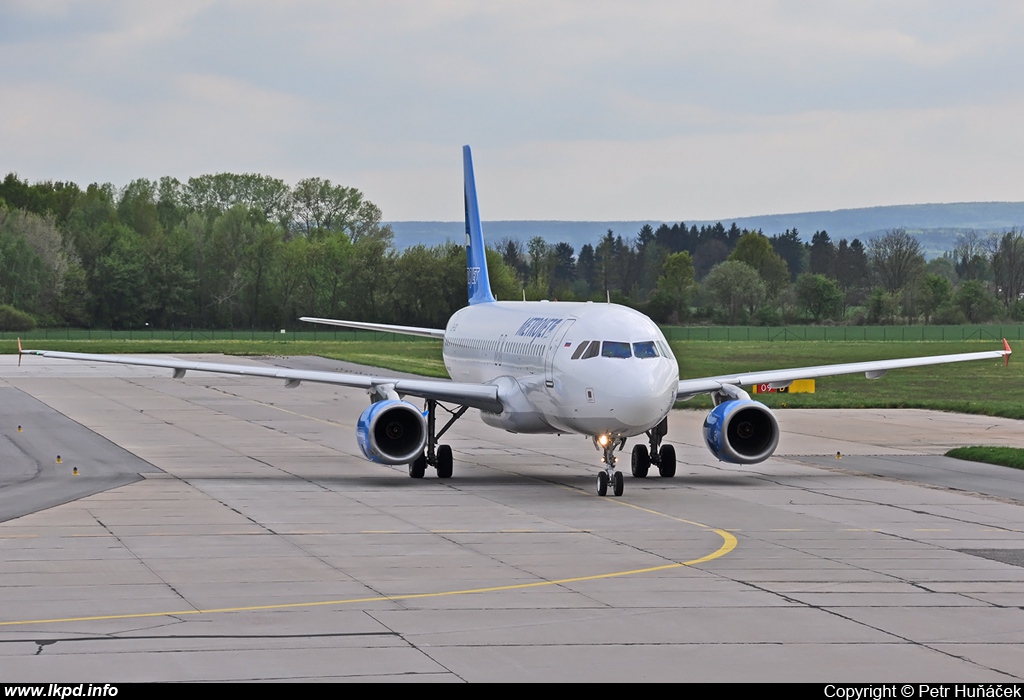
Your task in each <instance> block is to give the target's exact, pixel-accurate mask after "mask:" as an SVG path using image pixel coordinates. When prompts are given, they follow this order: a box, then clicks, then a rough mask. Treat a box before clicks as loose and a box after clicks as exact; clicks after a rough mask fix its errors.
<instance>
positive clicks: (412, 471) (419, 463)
mask: <svg viewBox="0 0 1024 700" xmlns="http://www.w3.org/2000/svg"><path fill="white" fill-rule="evenodd" d="M426 473H427V456H426V455H424V454H421V455H420V456H419V457H417V458H416V459H415V460H414V461H412V462H409V476H411V477H412V478H413V479H422V478H423V475H424V474H426Z"/></svg>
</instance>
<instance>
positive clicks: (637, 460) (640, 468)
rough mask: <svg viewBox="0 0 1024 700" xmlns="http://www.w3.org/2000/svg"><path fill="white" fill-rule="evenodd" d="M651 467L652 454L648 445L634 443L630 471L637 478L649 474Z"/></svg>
mask: <svg viewBox="0 0 1024 700" xmlns="http://www.w3.org/2000/svg"><path fill="white" fill-rule="evenodd" d="M650 468H651V455H650V454H649V453H648V452H647V445H633V455H632V461H631V464H630V467H629V470H630V472H631V473H632V474H633V476H634V477H635V478H637V479H643V478H644V477H646V476H647V472H648V470H650Z"/></svg>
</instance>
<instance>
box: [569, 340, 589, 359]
mask: <svg viewBox="0 0 1024 700" xmlns="http://www.w3.org/2000/svg"><path fill="white" fill-rule="evenodd" d="M589 344H590V341H589V340H584V341H583V342H582V343H580V344H579V345H577V346H576V350H575V351H574V352H573V353H572V359H574V360H578V359H580V355H582V354H583V350H584V349H586V347H587V345H589Z"/></svg>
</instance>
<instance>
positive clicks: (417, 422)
mask: <svg viewBox="0 0 1024 700" xmlns="http://www.w3.org/2000/svg"><path fill="white" fill-rule="evenodd" d="M356 440H357V441H358V443H359V449H361V450H362V451H363V454H364V455H366V458H367V459H369V460H371V461H374V462H380V463H381V464H409V463H410V462H412V461H413V460H415V459H416V458H417V457H419V456H420V455H421V454H422V453H423V448H424V447H425V446H426V444H427V421H426V419H425V418H424V417H423V414H422V413H421V412H420V410H419V409H417V408H416V407H415V406H413V405H412V404H411V403H409V402H408V401H395V400H388V401H378V402H377V403H374V404H370V407H369V408H367V409H366V410H365V411H363V413H362V415H361V416H359V421H358V422H357V423H356Z"/></svg>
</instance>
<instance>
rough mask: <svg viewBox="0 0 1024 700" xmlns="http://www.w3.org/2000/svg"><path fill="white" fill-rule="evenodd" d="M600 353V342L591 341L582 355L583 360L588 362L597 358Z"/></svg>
mask: <svg viewBox="0 0 1024 700" xmlns="http://www.w3.org/2000/svg"><path fill="white" fill-rule="evenodd" d="M600 352H601V341H600V340H592V341H590V347H588V348H587V351H586V352H585V353H583V359H584V360H589V359H590V358H591V357H597V355H598V354H599V353H600Z"/></svg>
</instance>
